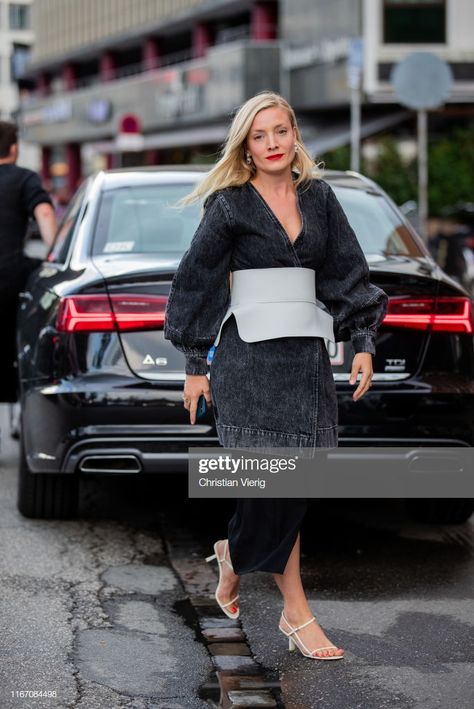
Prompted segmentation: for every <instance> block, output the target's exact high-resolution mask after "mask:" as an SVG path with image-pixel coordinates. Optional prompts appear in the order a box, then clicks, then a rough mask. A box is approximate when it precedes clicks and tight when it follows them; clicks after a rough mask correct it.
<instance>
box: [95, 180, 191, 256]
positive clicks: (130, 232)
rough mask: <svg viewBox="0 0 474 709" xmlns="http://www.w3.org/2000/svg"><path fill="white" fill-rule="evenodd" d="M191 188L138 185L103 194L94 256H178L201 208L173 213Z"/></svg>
mask: <svg viewBox="0 0 474 709" xmlns="http://www.w3.org/2000/svg"><path fill="white" fill-rule="evenodd" d="M193 187H194V185H193V184H191V183H190V184H177V185H138V186H134V187H121V188H117V189H113V190H108V191H105V192H104V193H103V194H102V197H101V203H100V208H99V215H98V219H97V223H96V228H95V233H94V246H93V253H94V255H98V254H118V253H122V254H123V253H130V254H139V253H140V254H141V253H151V254H153V253H159V254H163V253H166V254H169V255H170V256H171V255H173V254H174V255H176V256H179V255H181V254H183V253H184V252H185V251H186V250H187V248H188V247H189V245H190V243H191V239H192V238H193V235H194V232H195V231H196V229H197V227H198V225H199V221H200V206H199V204H192V205H189V206H187V207H185V208H184V209H176V207H174V204H175V203H176V202H177V200H178V199H180V197H184V195H186V194H189V193H190V192H191V190H192V189H193Z"/></svg>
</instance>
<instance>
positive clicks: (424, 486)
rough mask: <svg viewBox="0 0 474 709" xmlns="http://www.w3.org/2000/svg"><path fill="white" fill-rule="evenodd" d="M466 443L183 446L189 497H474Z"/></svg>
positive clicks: (472, 462)
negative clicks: (309, 447)
mask: <svg viewBox="0 0 474 709" xmlns="http://www.w3.org/2000/svg"><path fill="white" fill-rule="evenodd" d="M473 451H474V449H473V448H466V447H459V448H458V447H439V448H435V447H424V446H411V447H397V448H393V447H390V448H388V447H373V446H372V447H356V448H353V447H341V446H340V447H337V448H312V449H303V450H302V449H299V448H274V449H265V451H264V452H261V451H260V450H256V449H245V450H243V449H242V448H239V449H231V448H189V485H188V491H189V497H236V498H238V497H253V498H255V497H274V498H289V497H293V498H295V497H309V498H325V497H330V498H418V497H423V498H474V452H473Z"/></svg>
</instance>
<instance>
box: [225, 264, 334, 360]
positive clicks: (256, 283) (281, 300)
mask: <svg viewBox="0 0 474 709" xmlns="http://www.w3.org/2000/svg"><path fill="white" fill-rule="evenodd" d="M232 314H233V315H234V316H235V319H236V321H237V329H238V331H239V336H240V338H241V339H242V340H244V341H245V342H258V341H259V340H272V339H274V338H276V337H324V338H326V339H328V340H331V342H335V339H334V330H333V317H332V316H331V315H330V314H329V313H327V312H326V311H325V310H323V309H322V308H321V307H320V306H319V305H318V301H317V300H316V272H315V271H314V270H313V269H312V268H300V267H298V266H291V267H289V268H286V267H282V268H247V269H242V270H240V271H233V272H232V289H231V301H230V306H229V308H228V310H227V312H226V314H225V316H224V319H223V320H222V322H221V326H220V328H219V332H218V333H217V337H216V339H215V342H214V346H216V347H217V345H218V344H219V341H220V337H221V332H222V327H223V325H224V323H225V322H226V320H228V319H229V318H230V316H231V315H232Z"/></svg>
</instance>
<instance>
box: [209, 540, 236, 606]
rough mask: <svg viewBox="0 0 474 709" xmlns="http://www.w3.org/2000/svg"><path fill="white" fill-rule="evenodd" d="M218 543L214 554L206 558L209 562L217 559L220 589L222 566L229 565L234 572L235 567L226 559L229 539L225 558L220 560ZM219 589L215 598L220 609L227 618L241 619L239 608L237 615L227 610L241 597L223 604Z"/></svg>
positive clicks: (225, 549)
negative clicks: (218, 593)
mask: <svg viewBox="0 0 474 709" xmlns="http://www.w3.org/2000/svg"><path fill="white" fill-rule="evenodd" d="M218 543H219V542H216V543H215V544H214V554H211V555H210V556H206V557H205V558H206V561H207V562H209V561H212V560H213V559H217V564H218V566H219V582H218V584H217V588H219V584H220V582H221V575H222V564H223V563H225V564H227V566H228V567H229V568H230V569H231V570H232V571H233V570H234V567H233V566H232V564H231V563H230V561H229V560H228V559H226V558H225V557H226V554H227V546H228V540H227V539H226V540H225V544H224V557H223V558H222V559H219V556H218V554H217V544H218ZM217 588H216V592H215V594H214V598H215V599H216V601H217V605H218V606H219V607H220V609H221V610H222V611H224V613H225V614H226V616H227V617H228V618H232V619H236V618H238V617H239V613H240V608H237V611H236V612H235V613H232V612H231V611H229V610H228V609H227V606H232V605H233V604H234V603H235V601H237V600H238V599H239V597H240V596H239V595H238V594H237V596H235V597H234V598H233V599H232V600H231V601H229V602H228V603H221V602H220V600H219V597H218V595H217Z"/></svg>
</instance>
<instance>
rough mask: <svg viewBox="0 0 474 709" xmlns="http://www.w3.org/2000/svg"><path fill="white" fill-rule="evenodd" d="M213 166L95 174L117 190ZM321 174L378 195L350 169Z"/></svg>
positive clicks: (186, 178)
mask: <svg viewBox="0 0 474 709" xmlns="http://www.w3.org/2000/svg"><path fill="white" fill-rule="evenodd" d="M211 168H212V165H152V166H146V167H127V168H116V169H112V170H103V171H101V172H100V173H98V175H101V176H102V178H103V187H102V188H103V189H106V190H108V189H117V188H119V187H129V186H130V185H138V184H141V185H143V184H160V183H162V184H164V183H170V182H172V183H175V184H183V183H189V182H194V180H195V179H196V177H198V176H199V175H203V174H204V173H206V172H208V171H209V170H210V169H211ZM320 174H321V176H322V178H323V179H324V180H327V181H328V182H330V183H331V184H333V185H334V186H335V187H349V188H352V189H359V190H364V191H367V190H370V191H372V192H376V193H377V194H381V190H380V188H379V187H378V185H377V184H376V183H375V182H373V181H372V180H370V179H369V178H367V177H365V176H364V175H361V174H360V173H358V172H353V171H351V170H346V171H344V170H323V171H321V173H320Z"/></svg>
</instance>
